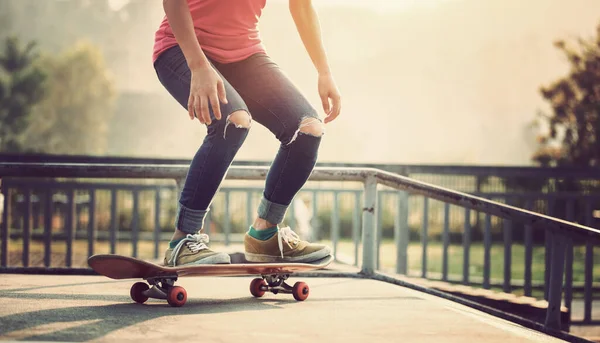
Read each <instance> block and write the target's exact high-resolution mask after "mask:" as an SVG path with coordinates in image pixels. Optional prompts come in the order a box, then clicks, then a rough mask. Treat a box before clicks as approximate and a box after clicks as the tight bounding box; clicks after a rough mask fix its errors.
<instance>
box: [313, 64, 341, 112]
mask: <svg viewBox="0 0 600 343" xmlns="http://www.w3.org/2000/svg"><path fill="white" fill-rule="evenodd" d="M319 96H320V97H321V102H322V103H323V110H324V111H325V113H326V114H327V116H326V117H325V123H329V122H330V121H332V120H334V119H335V118H336V117H337V116H339V115H340V111H341V110H342V98H341V96H340V91H339V90H338V88H337V86H336V85H335V81H334V80H333V76H331V74H322V75H319Z"/></svg>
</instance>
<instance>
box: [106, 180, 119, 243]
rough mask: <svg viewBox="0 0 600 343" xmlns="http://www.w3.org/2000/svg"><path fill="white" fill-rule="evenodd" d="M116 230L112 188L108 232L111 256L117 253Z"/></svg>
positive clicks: (114, 202)
mask: <svg viewBox="0 0 600 343" xmlns="http://www.w3.org/2000/svg"><path fill="white" fill-rule="evenodd" d="M117 230H118V228H117V190H116V189H115V188H112V189H111V190H110V231H109V234H108V235H109V238H108V240H109V242H110V243H109V244H110V253H111V254H115V253H116V251H117Z"/></svg>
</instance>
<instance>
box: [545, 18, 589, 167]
mask: <svg viewBox="0 0 600 343" xmlns="http://www.w3.org/2000/svg"><path fill="white" fill-rule="evenodd" d="M554 45H555V46H556V47H557V48H558V49H559V50H560V51H561V52H562V53H563V54H564V55H565V56H566V58H567V61H568V62H569V66H570V71H569V74H568V75H566V76H565V77H563V78H560V79H559V80H557V81H555V82H554V83H552V84H550V85H549V86H546V87H542V88H541V89H540V93H541V95H542V96H543V98H544V99H545V100H546V101H548V102H549V104H550V106H551V108H552V113H551V114H549V115H548V114H541V116H542V117H543V118H544V119H545V120H546V122H547V124H548V126H549V129H550V130H549V132H548V134H546V135H543V136H541V137H540V149H539V150H538V151H537V152H536V153H535V155H534V157H533V159H534V160H535V161H537V162H538V163H540V164H541V165H544V166H577V167H598V166H600V135H599V133H600V25H598V28H597V37H596V38H595V39H590V40H584V39H581V38H580V39H578V40H577V44H576V45H575V46H574V45H573V44H569V43H567V42H565V41H564V40H559V41H557V42H555V44H554Z"/></svg>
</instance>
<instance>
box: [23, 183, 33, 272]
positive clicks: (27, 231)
mask: <svg viewBox="0 0 600 343" xmlns="http://www.w3.org/2000/svg"><path fill="white" fill-rule="evenodd" d="M31 210H32V206H31V188H26V189H25V211H24V213H23V231H22V236H21V237H22V238H23V251H22V254H23V258H22V261H23V267H29V241H30V238H31V229H32V228H31V224H32V222H31V215H32V213H31V212H32V211H31Z"/></svg>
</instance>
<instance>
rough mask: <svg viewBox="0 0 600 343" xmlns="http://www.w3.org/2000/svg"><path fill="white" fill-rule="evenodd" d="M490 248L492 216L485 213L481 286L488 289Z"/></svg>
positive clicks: (490, 265)
mask: <svg viewBox="0 0 600 343" xmlns="http://www.w3.org/2000/svg"><path fill="white" fill-rule="evenodd" d="M491 250H492V217H491V216H490V215H489V214H486V215H485V226H484V231H483V288H484V289H490V274H491V268H492V264H491V259H492V255H491Z"/></svg>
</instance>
